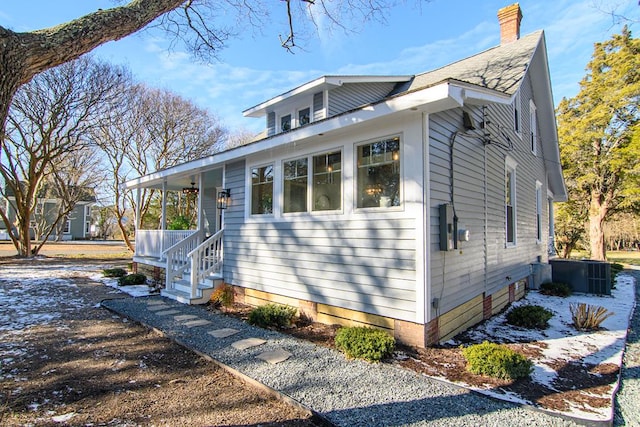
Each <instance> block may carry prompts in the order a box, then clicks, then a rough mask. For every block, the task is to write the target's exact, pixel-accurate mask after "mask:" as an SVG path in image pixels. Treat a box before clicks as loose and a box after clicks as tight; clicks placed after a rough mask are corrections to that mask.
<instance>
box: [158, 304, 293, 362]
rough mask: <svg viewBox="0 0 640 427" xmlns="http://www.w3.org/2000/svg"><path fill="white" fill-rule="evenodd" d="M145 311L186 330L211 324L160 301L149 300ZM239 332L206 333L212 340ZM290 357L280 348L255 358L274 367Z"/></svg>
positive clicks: (238, 345) (250, 343)
mask: <svg viewBox="0 0 640 427" xmlns="http://www.w3.org/2000/svg"><path fill="white" fill-rule="evenodd" d="M147 310H149V311H150V312H153V313H154V314H156V315H158V316H173V319H174V320H175V321H176V322H179V323H180V324H181V325H182V326H185V327H187V328H194V327H197V326H208V325H211V324H212V322H211V321H210V320H207V319H202V318H200V317H198V316H195V315H193V314H180V313H182V312H181V311H180V310H177V309H172V308H170V306H169V305H167V304H166V303H165V302H164V301H160V300H151V301H149V302H147ZM239 332H240V331H239V330H238V329H233V328H221V329H214V330H211V331H208V332H207V333H208V334H209V335H211V336H212V337H214V338H218V339H223V338H228V337H230V336H233V335H235V334H237V333H239ZM266 342H267V341H266V340H263V339H260V338H246V339H242V340H239V341H235V342H233V343H232V344H231V347H233V348H235V349H236V350H240V351H242V350H247V349H249V348H252V347H257V346H259V345H262V344H264V343H266ZM291 356H292V354H291V353H289V352H288V351H286V350H285V349H282V348H277V349H275V350H272V351H265V352H262V353H260V354H258V355H257V356H256V358H257V359H260V360H263V361H265V362H267V363H269V364H272V365H275V364H277V363H281V362H284V361H285V360H288V359H289V358H290V357H291Z"/></svg>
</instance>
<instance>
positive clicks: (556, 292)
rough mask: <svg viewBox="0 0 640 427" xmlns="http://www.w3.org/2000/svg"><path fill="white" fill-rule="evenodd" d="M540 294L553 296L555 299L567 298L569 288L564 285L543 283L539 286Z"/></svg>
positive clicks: (569, 291) (569, 293)
mask: <svg viewBox="0 0 640 427" xmlns="http://www.w3.org/2000/svg"><path fill="white" fill-rule="evenodd" d="M540 293H541V294H544V295H553V296H556V297H563V298H564V297H568V296H569V295H571V293H572V290H571V286H569V285H567V284H566V283H556V282H551V283H543V284H541V285H540Z"/></svg>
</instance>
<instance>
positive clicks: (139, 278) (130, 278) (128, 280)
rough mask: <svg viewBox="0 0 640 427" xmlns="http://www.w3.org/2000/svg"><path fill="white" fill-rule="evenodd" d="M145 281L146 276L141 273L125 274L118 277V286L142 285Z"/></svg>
mask: <svg viewBox="0 0 640 427" xmlns="http://www.w3.org/2000/svg"><path fill="white" fill-rule="evenodd" d="M146 282H147V276H145V275H144V274H141V273H133V274H127V275H126V276H122V277H121V278H119V279H118V284H119V285H120V286H132V285H144V284H145V283H146Z"/></svg>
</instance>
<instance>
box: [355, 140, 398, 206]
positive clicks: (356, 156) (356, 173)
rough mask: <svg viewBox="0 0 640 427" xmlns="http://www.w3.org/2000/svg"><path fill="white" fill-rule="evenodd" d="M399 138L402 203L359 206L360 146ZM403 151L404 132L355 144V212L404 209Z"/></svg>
mask: <svg viewBox="0 0 640 427" xmlns="http://www.w3.org/2000/svg"><path fill="white" fill-rule="evenodd" d="M394 138H398V144H399V150H398V151H399V159H398V162H399V165H398V166H399V168H398V197H399V199H400V203H399V204H398V206H389V207H385V208H382V209H381V207H380V206H368V207H359V206H358V198H359V193H358V148H359V147H360V146H363V145H367V144H372V143H375V142H381V141H385V140H389V139H394ZM403 152H404V138H403V134H402V133H397V134H392V135H383V136H380V137H377V138H371V139H368V140H365V141H359V142H356V143H354V144H353V200H352V203H353V209H354V212H376V213H380V212H395V211H401V210H403V209H404V169H403V168H404V161H403Z"/></svg>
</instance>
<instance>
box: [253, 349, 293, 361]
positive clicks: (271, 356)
mask: <svg viewBox="0 0 640 427" xmlns="http://www.w3.org/2000/svg"><path fill="white" fill-rule="evenodd" d="M256 357H257V358H258V359H260V360H264V361H265V362H268V363H271V364H272V365H275V364H276V363H280V362H284V361H285V360H287V359H288V358H290V357H291V353H289V352H288V351H287V350H284V349H282V348H279V349H276V350H273V351H265V352H264V353H260V354H259V355H257V356H256Z"/></svg>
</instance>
